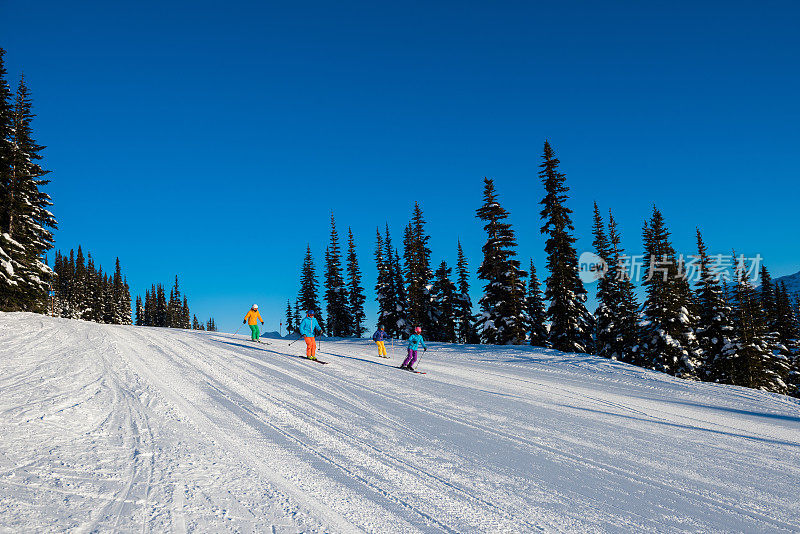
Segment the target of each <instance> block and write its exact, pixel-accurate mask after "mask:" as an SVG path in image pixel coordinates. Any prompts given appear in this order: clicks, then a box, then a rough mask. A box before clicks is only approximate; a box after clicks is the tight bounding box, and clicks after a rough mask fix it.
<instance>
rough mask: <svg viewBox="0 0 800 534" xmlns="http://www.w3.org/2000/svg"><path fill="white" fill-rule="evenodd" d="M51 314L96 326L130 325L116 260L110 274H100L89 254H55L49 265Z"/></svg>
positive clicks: (126, 295)
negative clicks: (81, 320)
mask: <svg viewBox="0 0 800 534" xmlns="http://www.w3.org/2000/svg"><path fill="white" fill-rule="evenodd" d="M53 270H54V272H55V276H54V277H53V284H52V288H53V299H52V308H51V310H50V311H51V312H52V314H53V315H55V316H57V317H65V318H67V319H83V320H85V321H94V322H96V323H106V324H126V325H129V324H131V292H130V288H129V287H128V280H127V278H125V277H124V276H123V274H122V269H121V268H120V264H119V258H117V259H116V261H115V265H114V273H113V274H109V273H104V272H103V268H102V266H100V265H99V264H98V265H95V262H94V259H93V258H92V254H91V253H87V255H86V257H84V254H83V248H81V247H80V246H78V252H77V254H76V253H75V250H70V251H69V255H68V256H65V255H62V254H61V253H60V252H59V251H56V255H55V262H54V265H53Z"/></svg>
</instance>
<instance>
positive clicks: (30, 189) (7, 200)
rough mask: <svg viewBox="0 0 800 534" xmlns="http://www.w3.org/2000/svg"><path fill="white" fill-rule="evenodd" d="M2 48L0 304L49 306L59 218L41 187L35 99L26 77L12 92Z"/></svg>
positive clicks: (36, 309)
mask: <svg viewBox="0 0 800 534" xmlns="http://www.w3.org/2000/svg"><path fill="white" fill-rule="evenodd" d="M6 76H7V71H6V68H5V50H3V49H2V48H0V310H3V311H33V312H39V313H45V312H47V311H48V308H49V302H48V292H49V284H50V280H51V278H52V275H53V271H52V269H50V267H49V266H48V265H47V263H46V258H45V254H46V253H47V251H48V250H50V249H51V248H52V247H53V234H52V230H53V229H55V228H56V226H57V222H56V219H55V217H54V216H53V214H52V213H51V212H50V210H49V208H50V206H51V205H52V202H51V199H50V196H49V195H48V194H47V193H46V192H45V187H46V186H47V184H48V183H50V181H49V180H48V179H47V178H46V176H47V174H48V173H49V171H47V170H45V168H44V167H43V166H42V158H43V156H42V151H43V149H44V147H43V146H41V145H39V144H38V143H37V142H36V140H35V139H34V133H33V119H34V117H35V114H34V113H33V104H32V98H31V93H30V90H29V89H28V86H27V85H26V83H25V78H24V77H23V76H20V78H19V83H18V84H17V91H16V94H13V93H12V92H11V88H10V86H9V83H8V81H7V78H6Z"/></svg>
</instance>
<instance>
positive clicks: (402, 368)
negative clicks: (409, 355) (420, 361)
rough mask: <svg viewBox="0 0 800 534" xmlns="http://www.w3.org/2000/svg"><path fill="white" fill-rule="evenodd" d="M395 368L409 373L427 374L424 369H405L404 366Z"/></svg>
mask: <svg viewBox="0 0 800 534" xmlns="http://www.w3.org/2000/svg"><path fill="white" fill-rule="evenodd" d="M397 369H400V370H402V371H407V372H409V373H414V374H418V375H427V374H428V373H426V372H425V371H412V370H411V369H406V368H405V367H397Z"/></svg>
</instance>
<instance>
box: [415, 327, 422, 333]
mask: <svg viewBox="0 0 800 534" xmlns="http://www.w3.org/2000/svg"><path fill="white" fill-rule="evenodd" d="M414 332H416V333H417V334H420V333H422V327H421V326H418V327H416V328H415V329H414Z"/></svg>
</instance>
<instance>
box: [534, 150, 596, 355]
mask: <svg viewBox="0 0 800 534" xmlns="http://www.w3.org/2000/svg"><path fill="white" fill-rule="evenodd" d="M542 159H543V160H544V161H543V163H541V164H540V165H539V167H541V169H542V170H541V171H540V172H539V176H540V178H541V180H542V184H543V185H544V189H545V196H544V198H542V200H541V202H540V203H541V204H542V206H543V207H542V211H541V218H542V220H543V221H544V224H543V225H542V228H541V232H542V233H543V234H545V235H547V236H548V237H547V241H546V244H545V253H546V254H547V270H548V271H549V273H550V274H549V276H548V277H547V280H545V293H544V297H545V299H547V300H548V301H549V302H550V306H549V307H548V309H547V318H548V319H549V320H550V333H549V336H550V345H551V346H552V347H553V348H555V349H557V350H560V351H564V352H589V353H591V352H592V351H593V349H594V347H593V345H594V340H593V332H594V318H593V317H592V314H590V313H589V311H588V310H587V309H586V304H585V303H586V289H584V287H583V282H581V279H580V278H579V277H578V254H577V252H576V251H575V238H574V237H573V236H572V234H571V232H573V231H574V230H575V228H574V226H573V225H572V218H571V215H570V214H571V213H572V210H571V209H569V208H568V207H567V206H566V205H565V202H566V201H567V199H568V198H569V197H568V196H567V192H568V191H569V188H568V187H567V186H566V176H565V175H564V174H563V173H561V172H559V170H558V164H559V163H560V162H559V160H558V158H556V157H555V153H554V152H553V149H552V148H551V147H550V143H549V142H547V141H545V142H544V154H543V156H542Z"/></svg>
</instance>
